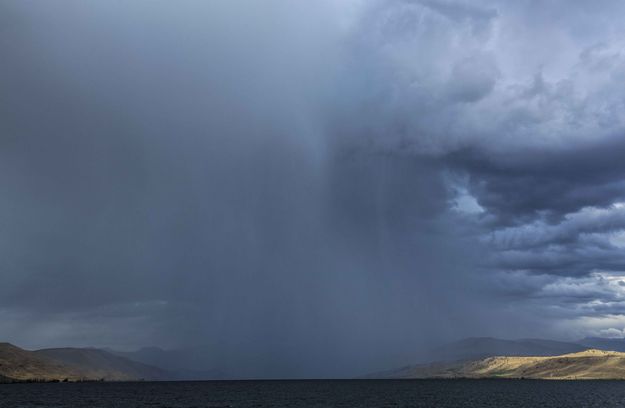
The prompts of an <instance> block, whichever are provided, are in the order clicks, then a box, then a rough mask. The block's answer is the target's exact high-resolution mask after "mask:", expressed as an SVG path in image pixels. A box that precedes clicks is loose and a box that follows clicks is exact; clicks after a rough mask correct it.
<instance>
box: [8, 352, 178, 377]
mask: <svg viewBox="0 0 625 408" xmlns="http://www.w3.org/2000/svg"><path fill="white" fill-rule="evenodd" d="M166 377H167V373H166V372H165V371H164V370H161V369H159V368H156V367H151V366H148V365H144V364H141V363H137V362H134V361H131V360H128V359H125V358H123V357H119V356H115V355H113V354H111V353H108V352H106V351H103V350H97V349H77V348H66V349H47V350H38V351H28V350H24V349H21V348H19V347H17V346H14V345H12V344H9V343H0V382H14V381H65V380H67V381H101V380H105V381H136V380H159V379H165V378H166Z"/></svg>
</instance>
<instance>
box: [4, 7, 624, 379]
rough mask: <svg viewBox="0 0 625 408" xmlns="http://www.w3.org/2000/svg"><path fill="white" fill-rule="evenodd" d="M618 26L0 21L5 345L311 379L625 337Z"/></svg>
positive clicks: (529, 11) (262, 17) (248, 19)
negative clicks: (462, 341) (135, 354)
mask: <svg viewBox="0 0 625 408" xmlns="http://www.w3.org/2000/svg"><path fill="white" fill-rule="evenodd" d="M624 7H625V5H622V4H621V3H620V2H617V1H600V2H594V3H593V4H592V5H591V4H590V3H588V2H583V1H579V2H577V1H574V2H572V1H566V2H564V1H549V2H536V1H529V0H527V1H520V2H514V4H511V3H510V2H502V1H487V0H485V1H471V2H460V1H442V0H441V1H429V0H428V1H426V0H423V1H417V0H414V1H409V0H387V1H376V0H372V1H355V0H354V1H343V2H334V1H321V2H314V3H310V4H309V3H304V2H290V1H281V0H271V1H268V2H263V3H262V5H261V4H260V3H258V2H253V1H244V0H241V1H229V2H226V1H223V2H220V1H216V2H201V1H192V0H185V1H181V2H176V4H175V5H174V4H173V3H171V2H166V1H134V2H122V1H94V2H83V1H78V0H64V1H63V2H61V3H57V4H55V5H52V4H48V3H41V2H34V1H17V0H16V1H5V2H3V3H2V5H0V38H1V41H0V51H1V53H2V55H3V61H2V63H1V64H0V74H1V76H0V92H1V93H0V95H1V97H0V98H1V99H0V130H1V132H2V133H1V137H0V186H1V187H2V194H0V197H1V198H0V209H1V210H2V211H0V231H2V233H1V235H0V255H1V257H0V259H2V261H1V264H0V265H1V268H2V269H1V270H2V285H0V336H1V337H2V338H3V339H5V340H7V341H12V342H15V343H17V344H19V345H23V346H27V347H42V346H58V345H76V346H103V347H113V348H124V349H131V348H137V347H141V346H146V345H158V346H163V347H182V346H192V345H193V346H205V347H207V348H208V349H209V350H211V352H210V353H211V355H210V356H209V357H210V359H211V362H212V364H213V368H220V369H224V370H227V371H229V372H232V373H234V375H237V376H243V377H274V376H290V377H301V376H343V375H354V374H360V373H363V372H367V371H370V370H374V369H379V368H384V367H392V366H393V365H395V364H397V365H403V364H406V363H408V362H411V361H412V360H411V359H414V358H416V356H418V354H419V351H420V350H422V349H424V348H426V347H428V346H431V345H434V344H437V343H438V342H440V341H444V340H450V339H455V338H458V337H462V336H469V335H498V336H504V337H515V336H528V335H531V336H533V337H536V336H537V335H543V336H552V337H558V338H575V337H576V336H584V335H589V334H603V335H610V336H615V335H620V334H619V333H623V329H625V320H624V319H622V318H620V313H622V311H623V309H622V308H623V305H624V304H625V303H624V302H625V279H624V280H621V274H622V272H623V271H624V270H625V268H624V266H625V258H624V257H623V255H622V253H623V250H622V249H623V247H625V221H624V220H625V218H624V215H625V214H624V211H625V204H623V203H624V202H625V181H624V180H623V177H622V175H623V174H624V172H625V164H623V163H625V162H624V161H623V160H622V157H623V154H624V153H625V139H623V133H622V132H623V130H624V128H625V113H624V112H625V110H624V109H623V107H624V106H623V104H624V99H623V94H624V93H623V91H625V89H624V85H623V84H625V82H624V81H623V78H624V77H625V48H624V47H625V41H624V40H623V38H625V36H624V34H625V33H624V32H623V31H624V29H623V28H621V24H619V21H618V20H619V19H618V16H619V15H622V14H621V13H622V12H623V11H624V10H622V9H623V8H624ZM537 311H540V313H537ZM536 316H539V317H536ZM511 319H512V320H513V321H515V322H516V323H517V324H516V325H515V327H514V328H513V329H511V328H510V327H509V322H510V321H511Z"/></svg>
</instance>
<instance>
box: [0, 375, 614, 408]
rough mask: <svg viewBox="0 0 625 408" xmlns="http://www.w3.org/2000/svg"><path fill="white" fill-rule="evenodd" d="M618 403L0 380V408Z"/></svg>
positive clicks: (378, 386) (456, 390)
mask: <svg viewBox="0 0 625 408" xmlns="http://www.w3.org/2000/svg"><path fill="white" fill-rule="evenodd" d="M623 406H625V382H623V381H531V380H525V381H524V380H381V381H377V380H354V381H211V382H160V383H158V382H153V383H149V382H147V383H82V384H62V383H61V384H3V385H0V407H2V408H5V407H6V408H17V407H19V408H31V407H33V408H34V407H37V408H46V407H55V408H57V407H61V408H65V407H67V408H70V407H71V408H82V407H85V408H98V407H107V408H109V407H112V408H117V407H119V408H132V407H151V408H158V407H162V408H165V407H168V408H209V407H210V408H226V407H232V408H238V407H256V408H263V407H345V408H352V407H353V408H356V407H358V408H368V407H436V408H439V407H440V408H448V407H449V408H451V407H493V408H506V407H541V408H548V407H623Z"/></svg>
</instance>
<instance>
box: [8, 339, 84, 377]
mask: <svg viewBox="0 0 625 408" xmlns="http://www.w3.org/2000/svg"><path fill="white" fill-rule="evenodd" d="M64 379H68V380H72V381H78V380H82V379H94V380H95V379H96V378H95V377H93V378H91V377H90V376H89V373H87V372H84V371H81V370H80V369H78V368H76V367H70V366H68V365H65V364H63V363H61V362H59V361H56V360H52V359H49V358H46V357H43V356H39V355H37V354H36V353H34V352H32V351H27V350H23V349H21V348H19V347H16V346H14V345H12V344H9V343H0V381H1V382H7V381H15V380H18V381H27V380H28V381H33V380H41V381H52V380H64Z"/></svg>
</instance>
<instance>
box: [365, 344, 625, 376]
mask: <svg viewBox="0 0 625 408" xmlns="http://www.w3.org/2000/svg"><path fill="white" fill-rule="evenodd" d="M369 378H528V379H552V380H596V379H602V380H603V379H619V380H623V379H625V353H621V352H616V351H603V350H595V349H590V350H585V351H582V352H577V353H571V354H564V355H560V356H524V357H510V356H499V357H488V358H484V359H479V360H472V361H459V362H448V363H445V362H443V363H432V364H421V365H415V366H411V367H404V368H401V369H399V370H394V371H387V372H384V373H379V374H377V375H373V376H369Z"/></svg>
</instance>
